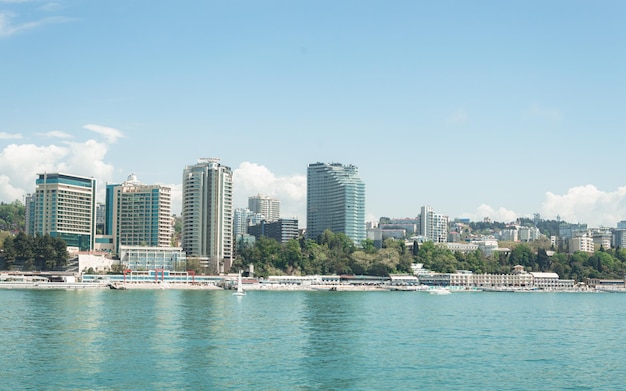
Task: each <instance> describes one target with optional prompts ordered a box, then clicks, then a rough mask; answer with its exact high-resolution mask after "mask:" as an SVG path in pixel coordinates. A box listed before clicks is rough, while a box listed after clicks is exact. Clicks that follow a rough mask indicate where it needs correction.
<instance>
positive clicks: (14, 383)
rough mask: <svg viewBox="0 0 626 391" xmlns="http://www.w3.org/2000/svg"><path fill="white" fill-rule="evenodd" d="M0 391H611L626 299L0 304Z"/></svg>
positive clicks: (417, 296)
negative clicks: (448, 390)
mask: <svg viewBox="0 0 626 391" xmlns="http://www.w3.org/2000/svg"><path fill="white" fill-rule="evenodd" d="M0 311H1V316H0V336H1V340H0V358H1V359H0V360H1V361H0V389H3V390H27V389H28V390H245V389H256V390H444V389H451V390H557V389H565V390H596V389H597V390H618V389H624V388H625V387H626V372H625V368H626V352H625V351H624V348H623V344H624V337H626V331H625V330H624V324H625V323H626V294H600V293H595V294H594V293H486V292H474V293H454V294H452V295H447V296H435V295H429V294H427V293H425V292H293V291H290V292H275V291H272V292H267V291H251V292H248V294H247V295H246V296H244V297H236V296H233V295H232V293H231V292H228V291H197V290H193V291H192V290H126V291H112V290H67V291H66V290H2V291H0Z"/></svg>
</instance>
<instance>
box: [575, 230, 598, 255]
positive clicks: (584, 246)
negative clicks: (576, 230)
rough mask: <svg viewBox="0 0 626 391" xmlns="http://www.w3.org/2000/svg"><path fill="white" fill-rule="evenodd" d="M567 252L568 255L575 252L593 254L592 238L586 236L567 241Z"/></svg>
mask: <svg viewBox="0 0 626 391" xmlns="http://www.w3.org/2000/svg"><path fill="white" fill-rule="evenodd" d="M569 251H570V253H575V252H576V251H582V252H586V253H593V252H594V251H595V247H594V244H593V238H592V237H591V236H589V235H587V234H582V235H578V236H576V237H573V238H571V239H570V240H569Z"/></svg>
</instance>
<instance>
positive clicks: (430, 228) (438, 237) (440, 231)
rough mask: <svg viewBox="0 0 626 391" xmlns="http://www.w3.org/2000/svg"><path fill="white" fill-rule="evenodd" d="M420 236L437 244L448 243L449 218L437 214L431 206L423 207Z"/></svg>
mask: <svg viewBox="0 0 626 391" xmlns="http://www.w3.org/2000/svg"><path fill="white" fill-rule="evenodd" d="M419 235H421V236H423V237H424V238H426V240H428V241H432V242H435V243H445V242H447V241H448V216H445V215H442V214H440V213H435V211H434V210H433V208H432V207H431V206H430V205H425V206H422V208H421V213H420V229H419Z"/></svg>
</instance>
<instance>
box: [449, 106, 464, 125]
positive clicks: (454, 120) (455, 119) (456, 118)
mask: <svg viewBox="0 0 626 391" xmlns="http://www.w3.org/2000/svg"><path fill="white" fill-rule="evenodd" d="M468 120H469V116H468V115H467V111H466V110H465V109H458V110H456V111H455V112H453V113H452V114H450V115H449V116H448V118H446V123H448V124H453V125H458V124H464V123H466V122H467V121H468Z"/></svg>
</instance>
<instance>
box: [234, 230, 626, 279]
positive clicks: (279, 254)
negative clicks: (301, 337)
mask: <svg viewBox="0 0 626 391" xmlns="http://www.w3.org/2000/svg"><path fill="white" fill-rule="evenodd" d="M538 244H539V245H541V244H545V243H542V242H538ZM510 247H511V250H510V251H502V252H495V253H494V254H493V255H490V256H486V255H485V254H483V252H481V251H480V250H475V251H472V252H469V253H463V252H459V251H455V252H453V251H451V250H449V249H448V248H446V247H445V246H441V245H437V244H434V243H433V242H425V243H414V244H413V247H412V248H409V249H407V246H406V245H405V243H404V240H395V239H392V238H389V239H386V240H385V241H384V242H383V246H382V248H381V249H377V248H375V247H374V245H373V242H372V241H370V240H366V241H365V242H364V243H363V244H362V246H361V247H356V246H355V245H354V244H353V242H352V241H351V240H350V239H349V238H348V237H347V236H346V235H345V234H342V233H333V232H331V231H325V232H324V233H323V234H322V235H320V237H319V238H317V240H311V239H305V238H300V239H292V240H290V241H289V242H287V243H285V244H281V243H279V242H277V241H276V240H274V239H270V238H267V237H261V238H259V239H258V240H257V241H256V242H255V243H254V244H248V245H246V244H243V243H238V244H237V256H236V258H235V261H234V263H233V270H245V269H246V268H247V266H248V265H250V264H252V265H253V266H254V270H255V274H256V275H257V276H261V277H265V276H268V275H311V274H322V275H324V274H355V275H372V276H388V275H389V274H394V273H412V269H411V264H413V263H421V264H423V267H424V268H425V269H429V270H432V271H434V272H439V273H454V272H457V271H459V270H469V271H472V272H474V273H489V274H510V273H511V272H512V270H513V267H514V266H516V265H521V266H523V267H524V269H525V270H526V271H528V272H554V273H557V274H558V275H559V276H560V278H562V279H573V280H576V281H585V279H587V278H605V279H623V278H624V272H625V270H626V249H608V250H605V249H603V248H600V250H599V251H596V252H595V253H594V254H588V253H584V252H576V253H574V254H566V253H558V252H555V253H553V254H552V252H550V253H551V254H550V255H549V252H548V250H547V249H546V248H547V247H541V246H539V247H535V248H533V247H531V246H530V245H529V244H526V243H511V246H510Z"/></svg>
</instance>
